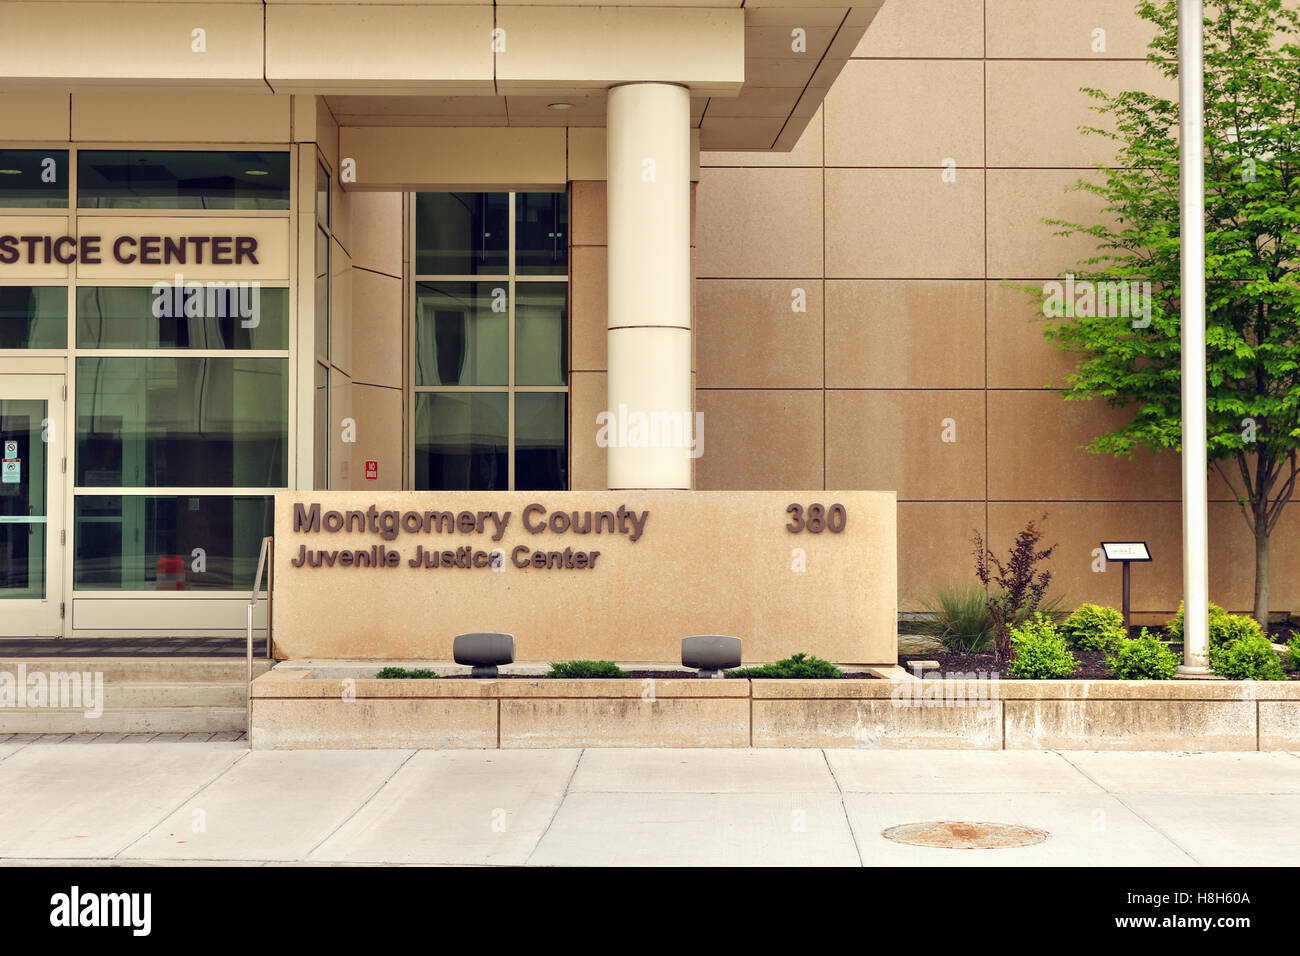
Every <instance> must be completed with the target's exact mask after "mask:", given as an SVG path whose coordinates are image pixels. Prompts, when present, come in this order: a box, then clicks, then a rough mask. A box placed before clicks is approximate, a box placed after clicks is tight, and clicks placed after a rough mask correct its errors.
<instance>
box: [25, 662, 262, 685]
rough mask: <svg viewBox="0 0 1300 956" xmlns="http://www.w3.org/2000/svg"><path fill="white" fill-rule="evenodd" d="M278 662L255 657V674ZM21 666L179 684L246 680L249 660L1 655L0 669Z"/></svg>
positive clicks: (107, 681)
mask: <svg viewBox="0 0 1300 956" xmlns="http://www.w3.org/2000/svg"><path fill="white" fill-rule="evenodd" d="M274 664H275V662H274V661H268V660H266V659H265V658H254V659H253V676H254V677H259V676H261V675H262V674H265V673H266V672H267V671H269V670H270V669H271V667H272V666H274ZM20 665H21V666H22V667H24V668H25V669H26V672H27V673H28V674H32V673H35V672H37V671H41V672H45V673H50V672H55V673H65V674H66V673H70V672H73V671H76V672H79V673H85V672H90V673H92V674H95V673H98V674H103V675H104V683H105V684H116V683H167V684H176V683H190V682H194V683H206V682H212V681H218V682H222V681H243V680H244V678H245V667H246V662H245V661H244V660H243V659H241V658H233V657H232V658H212V657H0V672H8V673H10V674H14V675H16V674H17V673H18V668H19V666H20Z"/></svg>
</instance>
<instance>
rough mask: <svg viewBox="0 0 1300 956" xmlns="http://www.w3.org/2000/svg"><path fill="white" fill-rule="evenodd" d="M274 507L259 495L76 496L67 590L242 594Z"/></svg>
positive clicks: (271, 524) (270, 501)
mask: <svg viewBox="0 0 1300 956" xmlns="http://www.w3.org/2000/svg"><path fill="white" fill-rule="evenodd" d="M274 506H275V500H274V499H273V498H271V497H270V496H262V495H256V496H253V495H196V496H189V495H78V496H77V498H76V506H75V511H74V519H73V542H74V544H73V547H74V548H75V549H76V554H75V559H74V561H73V587H75V588H77V589H78V590H87V591H111V590H125V591H153V590H178V589H182V590H187V591H235V590H243V591H247V589H248V583H249V582H250V581H252V580H253V573H254V571H255V570H256V569H257V554H258V550H259V548H260V547H261V545H262V538H263V537H265V536H266V535H269V534H271V533H272V529H273V527H274V521H273V517H274ZM196 549H202V560H201V561H200V560H198V555H195V553H194V552H195V550H196Z"/></svg>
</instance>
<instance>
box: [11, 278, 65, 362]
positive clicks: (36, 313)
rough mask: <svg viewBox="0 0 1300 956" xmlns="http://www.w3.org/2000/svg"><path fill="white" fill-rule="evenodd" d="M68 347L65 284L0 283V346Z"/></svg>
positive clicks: (16, 347)
mask: <svg viewBox="0 0 1300 956" xmlns="http://www.w3.org/2000/svg"><path fill="white" fill-rule="evenodd" d="M67 347H68V290H67V288H66V287H65V286H32V285H6V286H0V349H63V348H67Z"/></svg>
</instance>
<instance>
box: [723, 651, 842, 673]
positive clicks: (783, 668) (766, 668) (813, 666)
mask: <svg viewBox="0 0 1300 956" xmlns="http://www.w3.org/2000/svg"><path fill="white" fill-rule="evenodd" d="M843 675H844V672H843V671H841V670H840V669H839V668H838V667H836V666H835V665H834V664H832V663H831V662H830V661H824V660H822V659H821V658H820V657H809V656H808V655H807V654H805V653H803V652H800V653H798V654H795V655H794V656H793V657H787V658H785V659H784V660H779V661H777V662H776V663H775V664H764V665H763V666H762V667H738V668H736V669H735V670H731V671H727V676H728V677H842V676H843Z"/></svg>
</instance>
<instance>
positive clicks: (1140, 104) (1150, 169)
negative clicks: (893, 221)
mask: <svg viewBox="0 0 1300 956" xmlns="http://www.w3.org/2000/svg"><path fill="white" fill-rule="evenodd" d="M1137 10H1138V13H1139V14H1140V15H1141V16H1142V17H1143V18H1144V19H1146V20H1148V21H1150V22H1151V23H1153V24H1155V26H1156V28H1157V31H1156V36H1155V39H1154V40H1153V41H1152V43H1151V46H1150V53H1149V54H1148V55H1147V59H1148V61H1150V62H1151V63H1152V64H1153V66H1154V67H1155V68H1156V69H1157V70H1158V71H1159V72H1160V73H1162V74H1163V75H1164V76H1166V77H1168V78H1171V79H1173V78H1176V77H1177V75H1178V17H1177V3H1176V0H1141V2H1139V3H1138V5H1137ZM1206 12H1207V19H1206V20H1205V111H1204V121H1205V147H1206V156H1205V187H1206V197H1205V206H1206V209H1205V253H1206V255H1205V266H1206V303H1205V313H1206V351H1207V362H1208V375H1207V398H1206V406H1207V416H1208V418H1207V421H1208V429H1207V430H1208V440H1207V455H1208V458H1209V460H1210V464H1211V467H1212V468H1213V469H1214V470H1216V471H1217V472H1218V473H1219V475H1221V476H1222V478H1223V480H1224V481H1225V482H1227V484H1228V486H1229V488H1231V489H1232V493H1233V495H1234V496H1235V498H1236V500H1237V503H1238V505H1239V506H1240V508H1241V512H1242V515H1243V516H1244V517H1245V519H1246V523H1247V525H1248V526H1249V527H1250V530H1251V532H1252V534H1253V535H1254V538H1255V608H1254V616H1255V618H1256V620H1258V621H1259V622H1260V624H1261V625H1263V626H1265V627H1267V626H1268V608H1269V540H1270V535H1271V534H1272V532H1273V531H1274V530H1275V529H1276V528H1277V525H1278V520H1279V519H1280V518H1281V516H1282V510H1283V509H1284V508H1285V507H1286V505H1287V503H1288V502H1289V501H1290V500H1291V499H1292V496H1293V495H1294V494H1295V490H1296V482H1297V477H1298V475H1300V462H1298V461H1297V450H1298V449H1300V271H1298V270H1300V122H1298V121H1297V118H1298V117H1300V46H1297V44H1296V43H1294V42H1292V41H1291V40H1290V39H1289V38H1288V37H1289V35H1293V34H1297V33H1300V13H1297V11H1296V10H1294V9H1288V8H1287V6H1284V0H1207V3H1206ZM1284 41H1285V42H1284ZM1084 92H1086V93H1088V94H1089V95H1090V96H1092V97H1094V98H1095V99H1097V100H1098V101H1099V105H1097V106H1095V107H1094V108H1095V109H1096V110H1097V111H1098V112H1100V113H1102V114H1104V115H1108V116H1109V117H1110V118H1111V119H1112V120H1113V121H1114V129H1113V130H1102V129H1096V128H1087V129H1086V130H1085V132H1087V133H1090V134H1093V135H1099V136H1104V137H1106V138H1108V139H1111V140H1113V141H1114V142H1115V144H1116V148H1117V156H1116V164H1115V166H1113V167H1099V168H1100V173H1101V176H1100V181H1099V182H1086V181H1081V182H1080V183H1079V184H1078V185H1077V187H1076V188H1079V189H1083V190H1086V191H1088V192H1091V193H1093V194H1095V195H1096V196H1098V197H1100V198H1101V199H1102V200H1103V208H1104V211H1105V212H1106V213H1108V214H1109V216H1110V217H1111V218H1112V220H1113V222H1112V223H1108V224H1097V225H1081V224H1079V223H1073V222H1067V221H1064V220H1047V221H1048V222H1049V223H1050V224H1053V225H1056V226H1059V227H1061V231H1060V233H1059V234H1061V235H1072V234H1076V233H1081V234H1086V235H1090V236H1092V237H1094V238H1095V239H1096V240H1097V255H1095V256H1093V257H1092V258H1089V259H1086V260H1084V262H1083V263H1081V264H1080V266H1079V267H1078V268H1077V269H1076V270H1075V272H1074V273H1073V274H1072V276H1071V277H1072V278H1073V279H1074V280H1075V281H1073V283H1072V288H1074V289H1076V290H1084V289H1086V290H1087V292H1088V293H1091V294H1092V298H1091V300H1089V297H1088V296H1084V297H1082V298H1081V299H1080V300H1079V301H1078V302H1072V301H1066V302H1064V305H1065V308H1064V309H1059V308H1050V307H1049V306H1048V303H1047V302H1045V303H1044V306H1045V307H1044V314H1045V315H1047V316H1049V322H1048V326H1047V328H1046V330H1045V331H1046V334H1047V337H1048V338H1049V339H1053V340H1054V341H1055V342H1056V343H1057V345H1059V346H1060V347H1061V348H1063V349H1064V350H1066V351H1069V352H1074V353H1077V354H1078V355H1079V360H1078V364H1077V366H1076V369H1075V371H1074V373H1073V374H1072V375H1070V376H1069V378H1068V383H1069V386H1068V388H1066V389H1064V395H1065V398H1066V399H1067V400H1091V399H1095V398H1100V399H1104V400H1105V401H1106V402H1108V403H1109V404H1110V405H1113V406H1130V407H1132V408H1133V409H1134V412H1133V415H1132V418H1131V419H1130V420H1129V421H1128V422H1126V423H1125V424H1123V425H1121V426H1120V427H1118V428H1116V429H1115V430H1113V431H1111V432H1109V433H1107V434H1105V435H1101V436H1100V437H1098V438H1096V439H1094V440H1093V441H1092V443H1091V444H1090V445H1088V446H1087V447H1088V450H1089V451H1092V452H1098V453H1109V454H1113V455H1117V456H1119V455H1132V453H1133V451H1134V450H1135V449H1137V448H1140V447H1141V448H1149V449H1153V450H1160V449H1174V450H1180V449H1181V447H1182V434H1181V411H1182V408H1181V392H1180V389H1181V374H1180V373H1181V356H1180V331H1181V329H1180V323H1181V288H1180V274H1179V162H1178V143H1179V128H1178V104H1177V103H1176V102H1172V101H1170V100H1166V99H1163V98H1161V97H1159V96H1152V95H1151V94H1149V93H1143V92H1133V91H1128V92H1122V93H1118V94H1109V93H1104V92H1102V91H1100V90H1096V89H1086V90H1085V91H1084ZM1133 283H1137V285H1138V287H1141V284H1142V283H1150V285H1149V286H1148V287H1147V288H1148V289H1149V291H1148V292H1147V293H1146V295H1145V296H1144V298H1146V300H1147V301H1146V302H1145V304H1144V306H1143V307H1142V309H1141V310H1140V311H1137V310H1133V309H1132V308H1130V309H1127V310H1123V309H1121V310H1119V315H1118V316H1117V314H1116V310H1115V309H1114V304H1115V302H1116V300H1117V299H1119V300H1121V301H1122V300H1123V298H1124V297H1125V296H1124V294H1125V293H1127V292H1129V290H1130V289H1132V288H1133ZM1103 290H1105V292H1106V293H1107V295H1105V296H1103V294H1102V292H1103ZM1035 291H1036V292H1037V293H1038V294H1040V295H1042V296H1043V297H1044V299H1051V298H1054V297H1055V298H1056V299H1057V300H1058V301H1057V302H1056V305H1060V304H1061V303H1060V302H1059V289H1057V290H1048V289H1043V290H1035ZM1116 293H1119V294H1118V295H1117V294H1116ZM1067 298H1068V297H1067ZM1105 298H1109V300H1110V301H1109V302H1103V301H1102V300H1103V299H1105ZM1102 306H1109V307H1102ZM1130 306H1131V301H1130ZM1137 315H1140V318H1138V319H1137V320H1136V321H1129V320H1130V319H1134V318H1135V316H1137Z"/></svg>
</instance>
